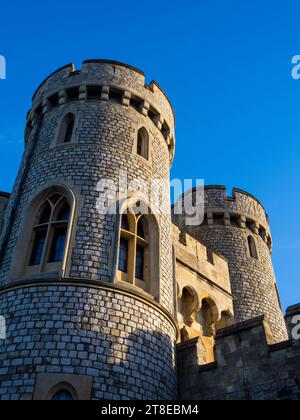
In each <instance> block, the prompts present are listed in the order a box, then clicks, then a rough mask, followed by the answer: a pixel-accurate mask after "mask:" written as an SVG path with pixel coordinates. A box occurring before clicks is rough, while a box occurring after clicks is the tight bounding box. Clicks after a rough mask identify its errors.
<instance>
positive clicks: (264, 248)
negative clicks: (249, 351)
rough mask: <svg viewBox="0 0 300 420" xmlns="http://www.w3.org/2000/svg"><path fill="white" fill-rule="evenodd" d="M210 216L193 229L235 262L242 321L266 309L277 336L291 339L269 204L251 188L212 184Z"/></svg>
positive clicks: (237, 310)
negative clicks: (274, 254) (273, 255)
mask: <svg viewBox="0 0 300 420" xmlns="http://www.w3.org/2000/svg"><path fill="white" fill-rule="evenodd" d="M204 204H205V219H204V222H203V224H202V225H201V226H196V227H192V228H191V229H192V231H193V233H194V234H195V235H196V236H197V237H198V238H199V239H200V240H202V241H203V242H204V243H205V244H206V245H207V246H208V247H210V248H211V249H214V250H217V251H218V252H220V253H221V255H223V256H224V257H225V258H226V259H227V260H228V263H229V270H230V278H231V287H232V293H233V296H234V311H235V320H236V322H243V321H246V320H249V319H251V318H255V317H257V316H260V315H265V319H266V321H267V322H268V323H269V325H270V327H271V330H272V333H273V337H274V341H284V340H286V339H287V331H286V326H285V322H284V317H283V314H282V310H281V307H280V302H279V297H278V292H277V285H276V280H275V275H274V270H273V265H272V261H271V251H272V238H271V233H270V226H269V219H268V216H267V214H266V211H265V209H264V207H263V205H262V204H261V203H260V202H259V201H258V200H257V199H256V198H255V197H253V196H252V195H250V194H249V193H247V192H245V191H242V190H239V189H234V191H233V195H232V197H230V196H229V195H228V194H227V191H226V188H225V187H223V186H207V187H206V188H205V194H204Z"/></svg>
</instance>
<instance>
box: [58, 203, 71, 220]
mask: <svg viewBox="0 0 300 420" xmlns="http://www.w3.org/2000/svg"><path fill="white" fill-rule="evenodd" d="M69 218H70V207H69V205H68V204H67V203H64V204H63V205H62V206H61V208H60V210H59V212H58V215H57V219H56V221H60V222H67V221H69Z"/></svg>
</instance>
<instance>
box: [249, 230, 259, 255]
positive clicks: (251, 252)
mask: <svg viewBox="0 0 300 420" xmlns="http://www.w3.org/2000/svg"><path fill="white" fill-rule="evenodd" d="M247 244H248V250H249V255H250V257H251V258H253V259H255V260H258V252H257V247H256V242H255V240H254V238H253V236H251V235H249V236H248V238H247Z"/></svg>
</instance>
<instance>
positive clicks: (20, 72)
mask: <svg viewBox="0 0 300 420" xmlns="http://www.w3.org/2000/svg"><path fill="white" fill-rule="evenodd" d="M299 15H300V3H299V1H296V0H286V1H282V0H281V1H278V0H251V1H250V0H248V1H243V0H226V1H224V0H215V1H212V0H199V1H195V0H186V1H184V2H182V1H179V0H173V1H170V0H160V1H157V0H152V1H151V2H149V1H144V0H139V1H137V0H134V1H130V0H128V1H121V0H115V1H114V2H104V1H102V0H100V1H99V0H98V1H90V0H86V1H85V2H74V1H72V2H71V1H64V2H57V1H55V0H53V1H51V2H49V1H44V2H20V1H15V2H5V3H3V4H2V5H1V27H0V40H1V41H0V54H1V55H4V56H5V57H6V60H7V80H5V81H3V80H0V98H1V100H0V118H1V124H0V171H1V173H0V190H4V191H10V190H11V188H12V185H13V182H14V178H15V176H16V172H17V169H18V165H19V162H20V158H21V154H22V149H23V127H24V123H25V116H26V111H27V110H28V109H29V108H30V98H31V96H32V94H33V92H34V91H35V89H36V88H37V86H38V85H39V83H40V82H41V81H42V80H43V78H45V77H46V76H47V75H48V74H49V73H51V72H52V71H54V70H56V69H57V68H58V67H60V66H62V65H64V64H67V63H69V62H73V63H75V65H76V66H77V67H78V68H80V65H81V62H82V61H83V60H84V59H88V58H108V59H114V60H119V61H124V62H127V63H129V64H132V65H135V66H137V67H139V68H141V69H142V70H144V71H145V73H146V75H147V78H148V81H151V80H152V79H156V80H157V81H158V82H159V83H160V84H161V85H162V87H163V88H164V89H165V90H166V92H167V93H168V94H169V97H170V99H171V100H172V103H173V105H174V108H175V112H176V116H177V132H176V133H177V153H176V158H175V162H174V165H173V169H172V176H173V177H175V176H176V177H181V178H204V179H205V181H206V183H207V184H225V185H227V187H228V188H230V189H231V188H232V187H234V186H236V187H239V188H242V189H245V190H248V191H249V192H251V193H253V194H254V195H255V196H257V197H258V198H259V199H260V200H261V201H262V202H263V203H264V204H265V206H266V208H267V210H268V213H269V215H270V220H271V224H272V231H273V237H274V255H273V258H274V265H275V268H276V273H277V279H278V283H279V289H280V293H281V297H282V303H283V306H284V308H285V307H286V306H288V305H291V304H294V303H296V302H299V301H300V275H299V274H300V264H299V259H300V258H299V257H300V224H299V221H298V213H299V208H300V195H299V166H300V157H299V155H300V153H299V152H300V80H299V81H295V80H293V79H292V77H291V68H292V65H291V58H292V57H293V56H294V55H296V54H300V25H299Z"/></svg>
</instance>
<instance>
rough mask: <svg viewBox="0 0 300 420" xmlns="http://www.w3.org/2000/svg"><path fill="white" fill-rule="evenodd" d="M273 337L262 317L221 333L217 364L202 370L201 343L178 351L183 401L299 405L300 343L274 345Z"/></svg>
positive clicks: (196, 342)
mask: <svg viewBox="0 0 300 420" xmlns="http://www.w3.org/2000/svg"><path fill="white" fill-rule="evenodd" d="M298 313H299V312H298ZM269 333H270V331H269V327H268V325H267V324H266V323H265V321H264V318H263V317H258V318H255V319H253V320H250V321H246V322H244V323H241V324H237V325H235V326H232V327H229V328H227V329H224V330H222V331H220V332H219V333H218V335H217V338H216V353H217V361H216V362H215V363H213V364H209V365H206V366H202V367H200V366H199V358H200V359H201V357H202V356H201V354H202V352H203V347H202V346H201V343H200V342H199V339H195V340H192V341H190V342H188V343H184V344H182V345H180V346H178V369H179V373H178V381H179V388H180V398H181V399H189V400H190V399H194V400H299V399H300V364H299V357H300V341H299V340H298V341H286V342H283V343H279V344H275V345H274V344H273V345H270V344H268V341H269V339H270V336H269Z"/></svg>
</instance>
